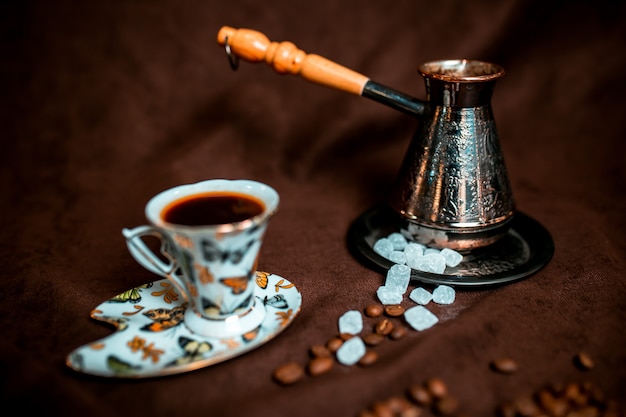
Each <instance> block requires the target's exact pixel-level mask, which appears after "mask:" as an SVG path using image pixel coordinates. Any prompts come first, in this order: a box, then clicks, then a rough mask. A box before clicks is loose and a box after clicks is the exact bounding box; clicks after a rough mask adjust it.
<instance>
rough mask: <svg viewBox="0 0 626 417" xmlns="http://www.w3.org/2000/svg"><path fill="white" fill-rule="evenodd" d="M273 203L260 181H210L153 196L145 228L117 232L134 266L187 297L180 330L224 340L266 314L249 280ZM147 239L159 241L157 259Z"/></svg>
mask: <svg viewBox="0 0 626 417" xmlns="http://www.w3.org/2000/svg"><path fill="white" fill-rule="evenodd" d="M278 204H279V196H278V193H277V192H276V191H275V190H274V189H273V188H272V187H270V186H268V185H266V184H263V183H260V182H256V181H250V180H226V179H211V180H206V181H202V182H198V183H195V184H188V185H180V186H177V187H174V188H171V189H168V190H165V191H163V192H161V193H159V194H157V195H156V196H154V197H152V198H151V199H150V201H148V203H147V204H146V207H145V215H146V218H147V220H148V223H149V224H148V225H144V226H138V227H135V228H133V229H123V231H122V233H123V235H124V237H125V238H126V244H127V246H128V249H129V251H130V253H131V255H132V256H133V257H134V258H135V259H136V260H137V262H139V264H141V265H142V266H143V267H144V268H146V269H148V270H149V271H152V272H154V273H155V274H158V275H161V276H163V277H166V278H167V279H168V280H169V281H170V282H171V283H172V285H174V286H175V288H176V289H177V290H178V291H179V292H180V293H181V294H183V296H184V297H185V298H186V301H187V306H186V311H185V316H184V317H185V318H184V322H185V324H186V325H187V327H188V328H189V329H190V330H191V331H193V332H194V333H197V334H199V335H203V336H209V337H220V338H226V337H231V336H235V335H240V334H243V333H246V332H248V331H252V330H254V329H255V328H257V327H258V326H260V325H261V323H262V322H263V319H264V317H265V308H264V306H263V305H262V303H261V302H258V301H257V300H256V298H255V297H254V279H255V275H256V267H257V262H258V255H259V251H260V248H261V244H262V242H263V238H264V235H265V231H266V229H267V226H268V222H269V220H270V218H271V217H272V216H273V215H274V214H275V213H276V211H277V210H278ZM148 236H155V237H157V238H159V239H160V240H161V243H162V245H161V255H162V256H159V255H157V254H156V253H155V252H154V251H152V250H151V249H150V248H149V247H148V246H147V245H146V241H145V238H146V237H148Z"/></svg>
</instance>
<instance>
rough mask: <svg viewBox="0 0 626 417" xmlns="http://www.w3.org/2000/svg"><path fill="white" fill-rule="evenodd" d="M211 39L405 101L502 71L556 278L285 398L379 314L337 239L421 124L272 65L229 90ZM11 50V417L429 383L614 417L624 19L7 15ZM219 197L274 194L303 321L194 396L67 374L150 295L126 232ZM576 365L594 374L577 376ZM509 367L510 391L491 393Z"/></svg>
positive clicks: (4, 316)
mask: <svg viewBox="0 0 626 417" xmlns="http://www.w3.org/2000/svg"><path fill="white" fill-rule="evenodd" d="M223 25H229V26H233V27H236V28H250V29H255V30H258V31H261V32H263V33H265V34H266V35H267V36H268V37H269V38H270V39H272V40H275V41H285V40H289V41H292V42H294V43H295V44H296V45H297V46H298V47H300V48H302V49H303V50H305V51H306V52H309V53H316V54H319V55H321V56H324V57H327V58H329V59H331V60H333V61H335V62H338V63H340V64H341V65H344V66H346V67H348V68H351V69H354V70H355V71H358V72H360V73H362V74H365V75H367V76H368V77H369V78H371V79H372V80H375V81H377V82H379V83H382V84H385V85H388V86H390V87H392V88H394V89H397V90H400V91H403V92H406V93H407V94H410V95H413V96H416V97H418V98H424V95H425V92H424V85H423V84H424V83H423V80H422V79H421V77H420V76H419V75H418V73H417V66H418V65H419V64H421V63H423V62H427V61H430V60H434V59H442V58H474V59H481V60H486V61H490V62H495V63H497V64H500V65H502V66H503V67H504V68H505V70H506V75H505V77H504V78H502V79H501V80H499V81H498V84H497V87H496V90H495V93H494V96H493V100H492V106H493V111H494V115H495V118H496V123H497V127H498V132H499V135H500V142H501V147H502V150H503V153H504V158H505V161H506V167H507V170H508V174H509V177H510V180H511V187H512V190H513V195H514V198H515V202H516V206H517V209H518V210H519V211H520V212H523V213H525V214H526V215H528V216H530V217H532V218H533V219H535V220H536V221H537V222H539V223H540V224H541V225H543V226H544V227H545V228H546V229H547V230H548V231H549V233H550V235H551V236H552V238H553V240H554V246H555V251H554V255H553V257H552V259H551V260H550V262H549V263H548V264H547V265H546V266H545V268H543V269H541V270H540V271H538V272H536V273H535V274H532V275H531V276H529V277H527V278H525V279H522V280H519V281H515V282H511V283H508V284H507V285H503V286H497V287H493V288H492V287H488V288H485V287H479V288H473V289H458V292H457V296H456V300H455V302H454V304H453V305H451V306H447V307H445V308H444V307H443V306H435V305H432V304H431V305H429V306H428V307H429V308H432V309H433V311H435V310H436V311H437V314H439V317H440V322H439V323H438V324H437V325H435V326H434V327H432V328H430V329H428V330H426V331H423V332H417V331H411V332H410V333H409V334H408V335H407V336H406V337H404V338H402V339H400V340H397V341H391V340H388V341H385V343H382V344H380V345H378V346H376V347H373V348H372V349H374V350H376V352H377V353H378V354H379V359H378V361H377V362H376V363H375V364H374V365H371V366H369V367H363V366H356V365H355V366H345V365H341V364H339V363H336V364H335V366H334V367H333V369H332V370H331V371H330V372H329V373H327V374H325V375H321V376H317V377H312V376H308V375H307V376H305V377H304V378H303V379H302V380H301V381H300V382H298V383H296V384H294V385H290V386H281V385H279V384H277V383H275V382H274V381H273V379H272V372H273V371H274V369H275V368H277V367H278V366H279V365H281V364H283V363H285V362H288V361H293V362H298V363H301V364H303V365H305V364H306V363H307V361H308V358H309V352H308V349H309V347H310V346H312V345H316V344H324V343H325V342H326V341H327V340H329V339H330V338H331V337H333V336H334V335H336V334H337V332H338V330H337V321H338V318H339V317H340V316H341V315H342V314H343V313H344V312H345V311H347V310H360V311H363V309H364V308H365V307H366V306H367V305H369V304H372V303H375V302H376V301H377V299H376V295H375V292H376V289H377V288H378V287H379V286H380V285H382V283H383V281H384V273H383V272H381V271H380V270H376V269H375V268H372V267H371V265H369V264H367V263H365V262H363V261H362V260H361V259H359V257H358V256H356V255H357V254H355V253H354V251H352V250H351V247H350V244H349V243H350V242H349V240H348V239H347V236H348V231H349V228H350V225H351V224H352V223H353V222H354V221H355V219H357V218H358V217H359V216H360V215H361V213H363V212H365V211H366V210H368V209H369V208H370V207H372V206H374V205H376V204H379V203H380V202H381V201H384V199H385V198H386V194H387V191H388V190H389V188H390V185H391V184H392V183H393V182H394V180H395V176H396V173H397V171H398V168H399V166H400V164H401V161H402V158H403V156H404V154H405V152H406V149H407V147H408V144H409V141H410V138H411V136H412V134H413V132H414V131H415V129H416V127H417V125H418V124H419V123H420V121H419V120H418V119H416V118H413V117H410V116H407V115H405V114H403V113H400V112H398V111H396V110H394V109H391V108H389V107H387V106H384V105H381V104H380V103H376V102H374V101H371V100H368V99H366V98H362V97H358V96H353V95H350V94H347V93H343V92H339V91H336V90H332V89H330V88H327V87H323V86H319V85H315V84H312V83H310V82H307V81H305V80H303V79H301V78H298V77H296V76H292V75H278V74H276V73H275V72H274V71H273V70H272V69H271V68H269V67H268V66H266V65H265V64H251V63H247V62H240V65H239V69H238V70H237V71H233V70H231V68H230V66H229V62H228V60H227V58H226V54H225V51H224V48H223V47H221V46H219V45H218V44H217V41H216V36H217V32H218V30H219V29H220V27H222V26H223ZM0 31H1V33H2V35H1V44H0V45H1V48H0V51H1V52H0V56H1V57H2V58H1V59H2V62H1V64H0V71H1V74H2V94H1V97H2V98H1V103H2V109H1V112H0V117H1V125H0V129H1V130H0V132H1V140H2V149H1V152H0V155H1V156H0V160H1V173H2V175H1V177H0V178H1V180H0V187H1V188H0V191H1V195H2V204H0V209H1V215H0V222H1V224H2V227H1V229H0V230H1V231H0V236H1V238H0V248H1V249H0V260H1V265H2V270H1V272H0V274H1V276H2V281H1V282H2V285H1V288H2V290H1V292H0V294H1V297H2V302H1V303H0V309H1V315H0V317H1V320H2V321H1V323H2V326H1V328H2V335H1V337H0V375H1V381H2V385H1V393H0V396H1V397H0V398H1V403H2V407H3V408H4V409H6V410H10V409H13V410H18V411H19V414H26V413H31V415H38V414H42V415H68V416H69V415H72V416H73V415H89V416H110V415H118V414H123V415H133V416H139V415H158V416H174V415H175V416H184V415H194V416H195V415H197V416H201V415H202V416H213V415H220V416H249V415H253V416H257V417H260V416H295V415H297V416H355V415H357V414H358V413H359V412H360V411H361V410H363V409H367V408H368V407H370V406H372V405H373V404H374V403H376V402H382V401H384V400H386V399H388V398H390V397H393V396H403V395H405V392H406V389H407V387H408V386H409V385H411V384H413V383H421V382H423V381H425V380H427V379H428V378H431V377H439V378H441V379H442V380H443V381H444V382H445V383H446V385H447V387H448V390H449V392H450V394H451V395H453V396H454V397H455V398H456V399H457V401H458V410H457V413H458V415H465V416H491V415H495V413H496V409H497V408H498V407H499V406H500V405H501V404H503V403H505V402H507V401H514V400H515V399H518V398H521V397H528V396H531V395H532V394H533V393H534V392H535V391H536V390H537V389H539V388H540V387H544V386H547V385H551V384H567V383H569V382H580V383H583V382H585V381H588V382H589V383H591V384H593V385H594V386H595V387H597V388H598V389H600V390H602V392H603V393H604V396H605V398H606V399H607V401H608V400H611V401H615V402H616V404H617V407H618V408H621V409H622V410H623V409H624V408H625V407H626V395H624V394H625V393H626V336H625V331H624V329H625V327H624V322H625V320H626V308H625V306H626V303H625V302H624V297H625V296H626V287H625V285H626V284H625V282H626V275H625V273H624V271H625V270H626V244H625V243H624V242H625V240H624V236H625V234H626V221H625V220H624V219H625V215H626V188H625V187H626V185H625V184H626V168H625V163H626V145H625V143H626V140H625V139H626V128H625V127H624V126H625V123H624V114H625V112H624V111H625V106H624V103H625V100H624V97H626V88H625V87H624V68H626V10H625V7H624V4H623V3H622V2H603V1H596V2H581V1H554V2H540V1H522V0H520V1H515V0H511V1H501V2H490V1H476V2H461V1H458V2H457V1H438V2H431V1H429V2H426V1H421V0H397V1H393V2H382V1H378V2H367V3H366V2H359V1H354V0H343V1H335V0H318V1H284V0H277V1H273V2H258V1H249V0H229V1H222V2H218V1H193V0H191V1H184V2H179V1H166V0H152V1H139V0H128V1H96V0H94V1H88V2H82V1H64V0H60V1H56V2H48V1H9V2H3V3H2V5H1V6H0ZM209 178H248V179H254V180H258V181H263V182H265V183H267V184H270V185H272V186H273V187H274V188H275V189H276V190H277V191H278V192H279V193H280V196H281V205H280V209H279V212H278V213H277V214H276V216H275V217H274V218H273V219H272V222H271V224H270V227H269V230H268V233H267V235H266V238H265V243H264V246H263V248H262V253H261V258H260V264H259V269H261V270H263V271H268V272H272V273H274V274H277V275H280V276H282V277H284V278H286V279H288V280H290V281H291V282H293V283H294V284H295V285H296V286H297V288H298V290H299V291H300V292H301V294H302V309H301V312H300V314H299V315H298V316H297V317H296V318H295V320H294V321H293V322H292V324H291V325H290V326H289V327H288V328H286V329H285V331H284V332H283V333H281V334H280V335H279V336H278V337H276V338H275V339H273V340H271V341H270V342H268V343H267V344H265V345H263V346H260V347H258V348H257V349H255V350H253V351H250V352H248V353H246V354H244V355H242V356H240V357H237V358H234V359H231V360H228V361H225V362H222V363H219V364H216V365H212V366H209V367H205V368H202V369H198V370H195V371H193V372H187V373H183V374H179V375H173V376H167V377H159V378H149V379H132V380H130V379H124V378H117V379H114V378H102V377H96V376H90V375H86V374H83V373H80V372H75V371H74V370H72V369H69V368H68V367H67V366H66V364H65V360H66V356H67V355H68V354H69V352H71V351H72V350H73V349H75V348H77V347H79V346H81V345H84V344H87V343H91V342H93V341H96V340H99V339H101V338H103V337H105V336H108V335H109V334H111V333H112V332H113V329H112V327H111V326H108V325H105V324H103V323H100V322H97V321H95V320H93V319H91V318H90V312H91V310H92V309H94V308H95V307H96V306H97V305H98V304H100V303H102V302H103V301H105V300H107V299H109V298H111V297H112V296H114V295H116V294H119V293H121V292H123V291H126V290H128V289H131V288H134V287H137V286H140V285H142V284H145V283H149V282H152V281H155V280H157V279H160V278H159V277H157V276H155V275H154V274H152V273H151V272H149V271H147V270H145V269H143V268H142V267H141V266H140V265H138V264H137V263H136V262H135V261H134V259H133V258H132V257H131V256H130V255H129V253H128V251H127V248H126V244H125V242H124V239H123V237H122V235H121V230H122V229H123V228H124V227H134V226H137V225H140V224H145V222H146V221H145V218H144V214H143V209H144V205H145V203H146V202H147V201H148V199H149V198H150V197H151V196H153V195H154V194H156V193H158V192H160V191H162V190H164V189H166V188H169V187H172V186H175V185H178V184H184V183H190V182H196V181H200V180H204V179H209ZM418 285H419V283H417V282H412V283H411V285H410V288H409V289H411V288H413V287H415V286H418ZM404 304H405V305H406V306H410V305H412V302H410V300H408V299H407V300H406V301H405V303H404ZM372 323H373V321H372V320H370V319H366V320H365V331H370V326H372ZM579 352H587V353H588V354H589V355H590V357H591V358H592V359H593V361H594V366H593V368H592V369H589V370H586V371H584V370H581V369H579V368H577V367H576V366H575V365H574V364H573V361H572V358H573V357H574V356H575V355H576V354H577V353H579ZM500 357H510V358H513V359H514V360H515V361H516V362H517V364H518V367H519V369H518V371H517V372H515V373H513V374H509V375H503V374H501V373H497V372H494V371H493V370H492V369H490V366H489V364H490V362H491V361H492V360H493V359H495V358H500ZM430 412H431V411H424V413H423V415H430V414H428V413H430Z"/></svg>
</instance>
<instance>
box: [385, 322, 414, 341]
mask: <svg viewBox="0 0 626 417" xmlns="http://www.w3.org/2000/svg"><path fill="white" fill-rule="evenodd" d="M408 332H409V331H408V330H407V328H406V327H405V326H402V325H395V326H393V329H392V330H391V333H389V337H390V338H392V339H393V340H398V339H402V338H403V337H404V336H406V335H407V333H408Z"/></svg>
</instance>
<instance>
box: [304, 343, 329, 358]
mask: <svg viewBox="0 0 626 417" xmlns="http://www.w3.org/2000/svg"><path fill="white" fill-rule="evenodd" d="M309 353H310V354H311V356H313V357H314V358H329V357H331V356H332V355H333V354H332V352H331V351H330V349H328V348H327V347H326V346H324V345H313V346H311V347H310V348H309Z"/></svg>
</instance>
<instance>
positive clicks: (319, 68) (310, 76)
mask: <svg viewBox="0 0 626 417" xmlns="http://www.w3.org/2000/svg"><path fill="white" fill-rule="evenodd" d="M227 38H228V46H229V48H230V51H231V53H232V54H234V55H236V56H238V57H240V58H242V59H244V60H246V61H249V62H253V63H256V62H263V61H265V62H266V63H267V64H268V65H270V66H271V67H272V68H274V70H275V71H276V72H278V73H280V74H293V75H300V76H301V77H302V78H304V79H306V80H309V81H312V82H314V83H317V84H321V85H325V86H327V87H331V88H335V89H337V90H341V91H345V92H348V93H351V94H356V95H359V96H360V95H362V93H363V88H364V86H365V84H366V83H367V82H368V81H369V79H368V78H367V77H366V76H364V75H361V74H359V73H357V72H355V71H352V70H350V69H348V68H345V67H342V66H341V65H339V64H336V63H335V62H332V61H329V60H328V59H326V58H323V57H321V56H319V55H315V54H306V53H305V52H304V51H302V50H300V49H298V48H297V47H296V45H294V44H293V43H291V42H280V43H278V42H271V41H270V40H269V39H268V38H267V37H266V36H265V35H264V34H262V33H260V32H257V31H254V30H250V29H235V28H232V27H228V26H223V27H222V28H221V29H220V31H219V32H218V34H217V42H218V43H219V44H220V45H225V44H226V39H227Z"/></svg>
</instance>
